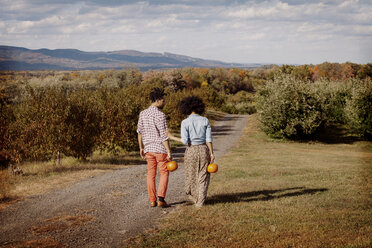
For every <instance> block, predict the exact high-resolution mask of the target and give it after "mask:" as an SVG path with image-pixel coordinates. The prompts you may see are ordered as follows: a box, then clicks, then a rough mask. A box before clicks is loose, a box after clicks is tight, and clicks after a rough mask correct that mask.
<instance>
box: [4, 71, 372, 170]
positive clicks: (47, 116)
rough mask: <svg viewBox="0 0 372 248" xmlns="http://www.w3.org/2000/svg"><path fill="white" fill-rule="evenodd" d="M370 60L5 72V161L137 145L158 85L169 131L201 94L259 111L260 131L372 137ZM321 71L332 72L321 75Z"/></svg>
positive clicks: (216, 105)
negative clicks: (190, 99)
mask: <svg viewBox="0 0 372 248" xmlns="http://www.w3.org/2000/svg"><path fill="white" fill-rule="evenodd" d="M327 66H328V67H327ZM368 66H369V65H363V66H359V65H358V66H355V65H354V64H346V65H342V66H341V67H340V66H338V67H337V66H336V67H334V66H333V67H332V66H329V65H328V64H326V65H322V66H318V67H316V66H315V67H313V66H298V67H294V66H282V67H275V66H274V67H267V68H258V69H252V70H246V69H224V68H212V69H206V68H181V69H171V70H165V71H161V70H159V71H151V70H150V71H147V72H140V71H139V70H137V69H128V70H105V71H81V72H58V71H57V72H53V71H49V72H19V73H17V72H4V73H2V74H1V75H0V86H1V87H0V103H1V109H0V110H1V112H0V124H1V126H0V135H1V139H2V141H3V142H2V143H1V144H0V163H1V165H2V167H4V166H6V165H7V163H9V162H10V161H12V162H22V161H25V160H49V159H52V158H55V157H56V156H57V153H58V152H60V153H63V154H65V155H67V156H73V157H76V158H79V159H82V160H85V159H87V158H88V157H89V156H90V155H91V154H92V153H93V152H94V151H96V150H105V151H108V152H111V153H114V154H115V153H117V152H119V151H121V150H127V151H131V150H136V149H137V147H138V144H137V133H136V128H137V120H138V115H139V112H140V111H141V110H143V109H145V108H146V107H147V106H149V104H150V101H149V98H148V96H149V93H150V92H151V90H152V89H153V88H154V87H161V88H164V89H165V91H166V93H167V96H166V103H167V104H166V106H165V108H164V109H163V111H164V113H165V114H166V115H167V120H168V126H169V127H170V128H171V129H177V128H179V126H180V123H181V121H182V119H183V118H185V116H182V114H181V113H180V112H179V109H178V104H179V102H180V101H181V100H182V99H183V98H184V97H186V96H190V95H197V96H200V97H201V98H202V99H203V100H204V102H205V103H206V105H207V108H208V109H214V110H220V111H224V112H228V113H236V114H251V113H254V112H256V109H257V110H258V112H259V117H260V120H261V123H262V127H263V129H264V130H265V131H266V132H267V133H268V134H271V135H273V136H277V137H287V138H293V137H305V136H311V135H313V134H314V133H316V132H317V131H318V130H319V129H320V128H322V127H324V126H326V125H328V124H329V123H331V122H338V123H345V124H347V125H348V126H349V127H350V130H352V131H353V132H355V133H357V134H358V135H360V136H362V137H370V134H371V112H372V111H371V110H370V109H371V104H370V103H371V81H370V77H369V75H370V71H371V70H369V69H368V68H369V67H368ZM325 68H344V71H343V72H342V73H341V74H342V75H343V76H340V77H342V78H344V80H338V81H337V80H336V81H335V80H330V79H329V78H327V75H328V77H331V75H335V73H336V72H335V71H337V70H334V71H332V72H329V73H328V74H327V73H323V71H324V70H325ZM346 69H348V70H346ZM349 69H350V70H349ZM353 70H354V71H353ZM346 72H349V73H346ZM322 73H323V74H324V75H326V77H322V78H320V79H317V80H316V81H314V78H315V76H314V75H321V74H322ZM353 73H354V74H353ZM341 74H340V75H341ZM353 75H354V77H351V76H353ZM257 89H258V91H257V92H256V90H257Z"/></svg>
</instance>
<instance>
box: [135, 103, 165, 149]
mask: <svg viewBox="0 0 372 248" xmlns="http://www.w3.org/2000/svg"><path fill="white" fill-rule="evenodd" d="M167 129H168V126H167V120H166V118H165V114H164V113H163V112H161V111H160V110H159V109H158V108H157V107H155V106H150V107H149V108H147V109H145V110H143V111H142V112H141V113H140V115H139V119H138V126H137V133H140V134H142V141H143V145H144V153H147V152H155V153H165V154H167V150H166V149H165V147H164V145H163V142H164V141H166V140H167V139H168V137H167V135H166V131H167Z"/></svg>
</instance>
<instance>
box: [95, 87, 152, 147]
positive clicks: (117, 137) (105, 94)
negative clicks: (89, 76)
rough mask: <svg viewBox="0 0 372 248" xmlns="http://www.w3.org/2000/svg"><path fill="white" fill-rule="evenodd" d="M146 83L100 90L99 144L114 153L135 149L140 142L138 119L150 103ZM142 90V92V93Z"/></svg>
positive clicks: (98, 101)
mask: <svg viewBox="0 0 372 248" xmlns="http://www.w3.org/2000/svg"><path fill="white" fill-rule="evenodd" d="M149 90H150V88H148V89H146V88H145V87H144V86H141V87H133V86H130V87H128V88H125V89H121V90H119V91H115V90H110V89H101V90H99V91H98V96H99V97H98V100H97V104H99V107H100V109H101V114H102V116H101V127H102V133H101V135H100V142H99V147H100V149H103V150H107V151H109V152H112V153H116V152H118V150H119V148H122V149H124V150H127V151H131V150H135V149H137V147H138V144H137V133H136V130H137V122H138V116H139V113H140V111H141V110H143V109H144V108H146V107H147V106H148V103H149V100H148V95H147V96H142V97H141V96H140V95H142V94H144V93H145V92H149ZM140 92H141V93H140Z"/></svg>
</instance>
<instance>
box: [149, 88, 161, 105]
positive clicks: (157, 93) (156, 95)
mask: <svg viewBox="0 0 372 248" xmlns="http://www.w3.org/2000/svg"><path fill="white" fill-rule="evenodd" d="M164 96H165V93H164V90H163V89H160V88H154V89H152V91H151V93H150V100H151V101H152V102H156V100H160V99H163V98H164Z"/></svg>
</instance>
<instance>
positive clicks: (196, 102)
mask: <svg viewBox="0 0 372 248" xmlns="http://www.w3.org/2000/svg"><path fill="white" fill-rule="evenodd" d="M179 106H180V110H181V113H182V114H184V115H189V114H191V113H192V112H195V113H197V114H199V115H201V114H203V113H204V111H205V105H204V103H203V100H202V99H201V98H200V97H197V96H189V97H186V98H184V99H182V101H181V102H180V105H179Z"/></svg>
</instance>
